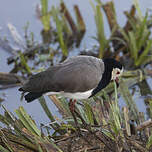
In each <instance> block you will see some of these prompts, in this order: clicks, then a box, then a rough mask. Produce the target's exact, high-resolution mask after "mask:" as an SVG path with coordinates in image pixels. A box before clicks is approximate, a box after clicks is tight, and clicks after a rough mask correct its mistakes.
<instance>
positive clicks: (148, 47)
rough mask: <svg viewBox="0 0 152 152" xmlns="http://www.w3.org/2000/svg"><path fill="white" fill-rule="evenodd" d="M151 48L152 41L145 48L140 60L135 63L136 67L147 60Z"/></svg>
mask: <svg viewBox="0 0 152 152" xmlns="http://www.w3.org/2000/svg"><path fill="white" fill-rule="evenodd" d="M151 47H152V39H151V40H149V41H148V42H147V47H146V48H145V50H144V51H143V53H142V54H141V55H140V56H139V59H138V60H137V61H136V62H135V65H136V66H139V65H141V64H142V63H143V62H144V61H145V59H146V58H147V57H146V56H147V55H148V52H149V51H150V49H151Z"/></svg>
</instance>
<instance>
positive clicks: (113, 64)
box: [90, 58, 122, 97]
mask: <svg viewBox="0 0 152 152" xmlns="http://www.w3.org/2000/svg"><path fill="white" fill-rule="evenodd" d="M103 62H104V69H105V71H104V73H103V75H102V79H101V80H100V82H99V84H98V86H97V87H96V88H95V89H94V90H93V91H92V95H91V96H90V97H92V96H94V95H95V94H96V93H98V92H99V91H100V90H101V89H103V88H105V87H106V86H107V85H108V84H109V83H110V81H111V76H112V70H113V69H114V68H118V69H120V70H122V65H121V63H120V62H118V61H116V60H115V59H112V58H107V59H103Z"/></svg>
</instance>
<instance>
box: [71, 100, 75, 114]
mask: <svg viewBox="0 0 152 152" xmlns="http://www.w3.org/2000/svg"><path fill="white" fill-rule="evenodd" d="M75 103H76V100H74V101H72V99H70V103H69V104H70V105H69V106H70V111H71V112H72V113H74V109H75Z"/></svg>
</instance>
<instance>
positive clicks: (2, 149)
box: [0, 145, 9, 152]
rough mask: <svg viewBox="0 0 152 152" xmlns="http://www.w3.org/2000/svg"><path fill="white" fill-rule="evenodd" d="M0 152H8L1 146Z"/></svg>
mask: <svg viewBox="0 0 152 152" xmlns="http://www.w3.org/2000/svg"><path fill="white" fill-rule="evenodd" d="M0 151H1V152H9V150H7V149H6V148H4V147H3V146H1V145H0Z"/></svg>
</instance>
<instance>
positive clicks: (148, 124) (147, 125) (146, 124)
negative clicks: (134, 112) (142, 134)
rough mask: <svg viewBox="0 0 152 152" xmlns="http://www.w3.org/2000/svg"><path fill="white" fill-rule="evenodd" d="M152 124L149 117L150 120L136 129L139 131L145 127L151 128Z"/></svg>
mask: <svg viewBox="0 0 152 152" xmlns="http://www.w3.org/2000/svg"><path fill="white" fill-rule="evenodd" d="M151 126H152V120H151V119H149V120H147V121H145V122H143V123H142V124H140V125H138V126H137V127H136V130H137V131H140V130H143V129H145V128H149V127H151Z"/></svg>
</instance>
